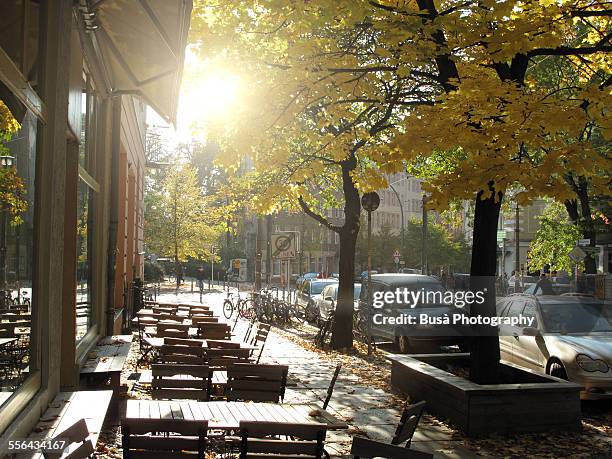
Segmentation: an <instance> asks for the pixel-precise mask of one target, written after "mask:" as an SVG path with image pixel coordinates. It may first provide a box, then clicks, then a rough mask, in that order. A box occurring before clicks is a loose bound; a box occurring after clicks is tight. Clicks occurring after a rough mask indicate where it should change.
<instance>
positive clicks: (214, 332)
mask: <svg viewBox="0 0 612 459" xmlns="http://www.w3.org/2000/svg"><path fill="white" fill-rule="evenodd" d="M198 337H199V338H203V339H216V340H228V339H230V338H231V331H230V326H229V325H227V324H224V323H200V324H198Z"/></svg>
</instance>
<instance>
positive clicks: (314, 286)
mask: <svg viewBox="0 0 612 459" xmlns="http://www.w3.org/2000/svg"><path fill="white" fill-rule="evenodd" d="M335 283H336V281H333V280H331V281H328V282H326V281H319V282H313V283H311V284H310V294H311V295H319V294H320V293H321V292H322V291H323V289H324V288H325V286H326V285H329V284H335Z"/></svg>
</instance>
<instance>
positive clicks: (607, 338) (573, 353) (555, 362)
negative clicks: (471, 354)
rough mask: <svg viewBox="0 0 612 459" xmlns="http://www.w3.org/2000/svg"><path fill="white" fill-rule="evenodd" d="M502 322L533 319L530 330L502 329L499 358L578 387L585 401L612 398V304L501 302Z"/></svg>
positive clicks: (524, 298) (543, 299) (563, 298)
mask: <svg viewBox="0 0 612 459" xmlns="http://www.w3.org/2000/svg"><path fill="white" fill-rule="evenodd" d="M497 312H498V315H499V316H501V317H519V316H521V315H522V316H523V317H533V318H535V322H534V323H533V325H532V326H531V327H524V326H522V327H521V326H517V327H510V326H500V337H499V346H500V351H501V358H502V359H503V360H505V361H507V362H511V363H514V364H516V365H520V366H523V367H525V368H529V369H531V370H533V371H536V372H538V373H545V374H549V375H552V376H556V377H558V378H561V379H566V380H569V381H572V382H574V383H577V384H580V385H581V386H582V387H583V390H582V392H581V394H580V396H581V398H583V399H591V400H599V399H612V305H610V304H606V303H604V302H602V301H600V300H598V299H596V298H593V297H589V296H577V295H571V294H570V295H558V296H557V295H554V296H553V295H546V296H533V295H525V294H515V295H510V296H508V297H505V298H500V299H499V300H498V302H497Z"/></svg>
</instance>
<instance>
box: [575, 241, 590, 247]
mask: <svg viewBox="0 0 612 459" xmlns="http://www.w3.org/2000/svg"><path fill="white" fill-rule="evenodd" d="M578 245H579V246H581V247H584V246H586V245H591V240H590V239H578Z"/></svg>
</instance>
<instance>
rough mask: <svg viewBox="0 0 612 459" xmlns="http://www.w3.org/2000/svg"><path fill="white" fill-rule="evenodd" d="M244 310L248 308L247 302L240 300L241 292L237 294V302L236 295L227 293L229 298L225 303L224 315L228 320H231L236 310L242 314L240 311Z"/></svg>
mask: <svg viewBox="0 0 612 459" xmlns="http://www.w3.org/2000/svg"><path fill="white" fill-rule="evenodd" d="M244 308H246V302H245V300H243V299H241V298H240V292H237V293H236V300H235V301H234V293H232V292H227V298H226V299H225V301H223V315H224V316H225V318H226V319H230V318H231V317H232V316H233V315H234V309H236V310H237V312H238V314H240V311H241V310H242V309H244Z"/></svg>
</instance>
